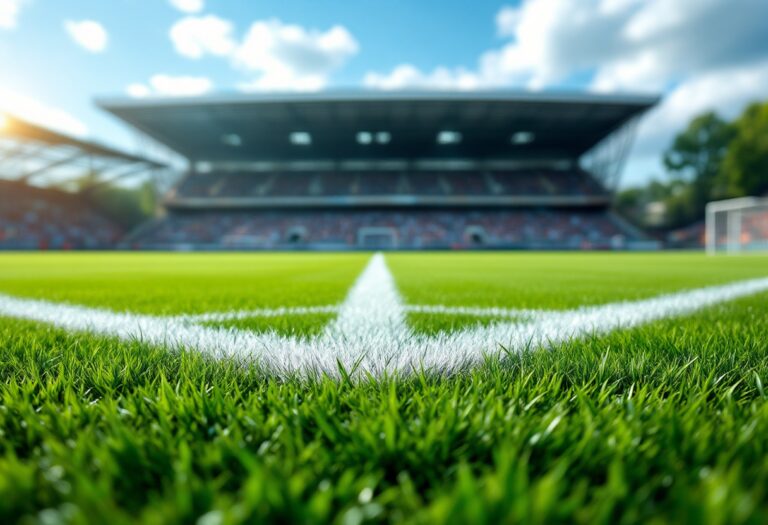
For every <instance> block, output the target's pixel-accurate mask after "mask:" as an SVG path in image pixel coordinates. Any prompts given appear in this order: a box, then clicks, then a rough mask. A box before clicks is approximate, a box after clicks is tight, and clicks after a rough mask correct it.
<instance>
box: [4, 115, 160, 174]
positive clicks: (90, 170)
mask: <svg viewBox="0 0 768 525" xmlns="http://www.w3.org/2000/svg"><path fill="white" fill-rule="evenodd" d="M163 167H165V165H164V164H161V163H159V162H156V161H154V160H151V159H148V158H146V157H142V156H138V155H132V154H129V153H124V152H122V151H119V150H117V149H114V148H110V147H108V146H103V145H101V144H97V143H95V142H90V141H86V140H82V139H78V138H74V137H71V136H69V135H66V134H64V133H59V132H57V131H53V130H51V129H48V128H44V127H42V126H39V125H37V124H33V123H31V122H28V121H26V120H23V119H20V118H18V117H15V116H13V115H9V114H6V113H0V177H2V178H15V179H17V180H22V181H29V180H31V179H32V178H36V177H47V178H48V179H51V178H53V179H56V180H57V181H58V182H61V180H62V179H63V180H67V179H72V178H73V177H81V176H82V175H83V174H90V175H94V174H95V175H97V176H98V177H97V179H94V181H93V182H92V183H91V184H92V185H98V184H102V183H105V182H111V181H115V180H118V179H122V178H127V177H129V176H135V175H137V174H143V173H147V172H150V171H152V170H154V169H156V168H163Z"/></svg>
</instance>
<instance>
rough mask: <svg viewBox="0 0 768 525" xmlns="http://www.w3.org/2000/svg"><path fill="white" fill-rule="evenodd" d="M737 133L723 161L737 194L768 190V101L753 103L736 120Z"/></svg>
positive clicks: (730, 189)
mask: <svg viewBox="0 0 768 525" xmlns="http://www.w3.org/2000/svg"><path fill="white" fill-rule="evenodd" d="M734 127H735V130H736V136H735V138H734V139H733V142H732V143H731V145H730V147H729V149H728V154H727V155H726V157H725V161H724V164H723V172H724V174H725V176H726V178H727V180H728V188H729V191H730V192H731V194H733V195H735V196H743V195H763V194H765V193H766V192H768V102H766V103H762V104H752V105H750V106H749V107H748V108H747V109H746V110H745V111H744V113H743V114H742V115H741V117H739V118H738V119H737V120H736V122H735V123H734Z"/></svg>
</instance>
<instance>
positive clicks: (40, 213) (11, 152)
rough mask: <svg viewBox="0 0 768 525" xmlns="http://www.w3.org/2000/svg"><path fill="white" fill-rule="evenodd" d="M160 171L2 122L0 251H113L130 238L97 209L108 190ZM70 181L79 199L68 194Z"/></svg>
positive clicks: (8, 119)
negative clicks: (99, 193) (96, 195)
mask: <svg viewBox="0 0 768 525" xmlns="http://www.w3.org/2000/svg"><path fill="white" fill-rule="evenodd" d="M161 168H163V165H162V164H159V163H157V162H153V161H151V160H148V159H146V158H144V157H140V156H136V155H130V154H126V153H123V152H121V151H118V150H116V149H113V148H110V147H106V146H102V145H99V144H96V143H94V142H89V141H85V140H81V139H77V138H73V137H71V136H68V135H65V134H62V133H59V132H56V131H53V130H50V129H47V128H44V127H42V126H39V125H36V124H33V123H31V122H27V121H25V120H22V119H19V118H16V117H13V116H11V115H5V114H3V115H0V249H6V250H8V249H12V250H40V249H43V250H44V249H60V250H63V249H109V248H114V247H115V246H117V244H118V242H119V241H120V240H121V239H122V237H123V236H124V235H125V231H124V229H123V227H122V226H121V225H119V224H118V223H116V222H115V221H114V220H113V219H112V218H110V217H109V216H108V215H107V214H105V213H104V212H103V211H102V210H99V209H98V208H97V207H96V206H94V205H93V203H92V202H91V199H89V195H90V194H91V193H92V192H93V191H95V190H97V189H98V188H99V187H101V186H102V185H104V184H109V183H112V182H114V181H117V180H121V179H124V178H126V177H129V176H134V175H141V174H144V173H147V172H150V171H153V170H157V169H161ZM73 180H78V181H80V183H81V185H80V186H79V187H78V188H76V190H77V191H66V190H64V189H61V188H58V187H56V186H64V187H66V186H67V184H68V183H71V182H72V181H73Z"/></svg>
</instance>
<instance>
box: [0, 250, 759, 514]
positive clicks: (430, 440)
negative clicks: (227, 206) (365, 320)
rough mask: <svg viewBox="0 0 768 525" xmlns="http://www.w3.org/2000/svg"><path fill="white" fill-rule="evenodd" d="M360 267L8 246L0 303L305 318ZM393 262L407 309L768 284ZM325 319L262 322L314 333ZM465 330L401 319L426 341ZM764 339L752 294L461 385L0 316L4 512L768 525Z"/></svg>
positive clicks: (532, 266)
mask: <svg viewBox="0 0 768 525" xmlns="http://www.w3.org/2000/svg"><path fill="white" fill-rule="evenodd" d="M366 260H367V256H366V255H364V254H354V255H342V256H337V255H266V254H265V255H166V254H150V255H143V254H134V255H109V254H103V255H101V254H99V255H76V254H71V255H69V254H68V255H11V256H6V255H4V256H0V291H2V292H5V293H11V294H15V295H23V296H32V297H45V298H50V299H54V300H66V301H70V302H73V303H81V304H89V305H98V306H103V307H111V308H114V309H117V310H125V309H127V310H131V311H142V312H151V313H182V312H189V313H193V312H206V311H226V310H232V309H239V308H255V307H261V306H285V305H312V304H318V305H322V304H329V303H338V302H340V301H341V300H342V299H343V297H344V295H345V293H346V290H347V289H348V287H349V286H350V285H351V283H352V282H353V281H354V279H355V277H356V275H357V274H358V273H359V272H360V270H361V269H362V268H363V266H364V265H365V262H366ZM387 261H388V264H389V266H390V268H391V269H392V271H393V273H394V274H395V277H396V278H397V282H398V285H399V287H400V290H401V292H402V293H403V295H404V296H405V297H406V299H407V301H408V302H410V303H412V304H417V303H419V304H420V303H428V304H457V305H463V306H472V305H500V306H509V307H533V308H565V307H571V306H578V305H581V304H593V303H601V302H607V301H613V300H619V299H625V298H637V297H647V296H652V295H654V294H657V293H661V292H666V291H672V290H677V289H681V288H690V287H697V286H703V285H707V284H714V283H721V282H728V281H733V280H737V279H743V278H749V277H757V276H766V275H768V258H765V257H743V258H742V257H739V258H718V259H707V258H705V257H703V256H699V255H677V254H671V255H670V254H660V255H611V254H583V255H582V254H568V255H566V254H421V255H413V254H395V255H388V256H387ZM329 319H330V317H329V316H309V317H308V318H307V319H300V318H293V320H292V321H291V320H290V319H287V318H286V319H278V320H277V321H276V326H277V327H278V328H279V329H280V330H283V331H286V332H289V333H290V332H291V331H294V332H299V333H302V331H306V333H317V331H319V329H320V328H321V327H322V326H323V325H324V324H325V323H326V322H327V321H328V320H329ZM477 322H479V321H478V320H473V319H470V318H464V317H461V316H459V317H457V318H450V317H448V316H446V317H442V318H432V319H430V316H425V315H424V314H418V315H416V314H414V315H412V316H411V323H412V324H413V325H414V326H417V327H418V328H419V329H420V330H424V331H427V332H432V331H435V330H437V329H446V328H451V327H458V326H462V325H465V324H471V323H477ZM302 323H303V324H302ZM766 326H768V294H765V293H764V294H760V295H756V296H754V297H750V298H747V299H742V300H739V301H736V302H733V303H726V304H723V305H721V306H718V307H715V308H710V309H707V310H705V311H702V312H700V313H698V314H696V315H693V316H690V317H687V318H683V319H668V320H665V321H661V322H657V323H653V324H650V325H646V326H642V327H640V328H636V329H633V330H630V331H618V332H614V333H612V334H610V335H608V336H605V337H600V338H594V339H589V340H583V341H571V342H569V343H566V344H563V345H558V346H556V347H554V348H552V349H550V350H543V351H530V352H526V353H524V354H522V355H510V356H507V357H505V358H504V359H502V360H489V361H488V362H487V363H486V364H485V365H483V366H480V367H478V368H476V369H474V370H473V371H470V372H467V373H465V374H462V375H459V376H454V377H441V376H437V375H425V374H417V375H415V376H410V377H388V378H382V379H377V380H374V379H363V380H360V381H358V382H350V381H347V380H332V379H314V380H309V381H307V380H299V379H290V378H289V379H284V380H276V379H274V378H271V377H269V376H267V375H266V374H265V373H263V372H262V371H260V370H259V369H257V368H254V367H243V366H241V365H239V364H236V363H232V362H226V361H215V360H212V359H209V358H206V357H204V356H201V355H199V354H196V353H194V352H169V351H167V350H165V349H162V348H152V347H148V346H146V345H143V344H140V343H138V342H133V343H126V342H118V341H115V340H112V339H108V338H99V337H94V336H91V335H88V334H72V333H65V332H62V331H59V330H55V329H52V328H50V327H47V326H44V325H38V324H32V323H28V322H24V321H18V320H12V319H0V522H2V523H14V522H21V523H110V524H111V525H120V524H123V523H126V524H127V523H136V522H141V523H201V524H203V525H207V524H215V523H263V522H265V521H281V522H299V523H314V522H335V523H344V524H353V523H363V522H382V521H384V522H409V523H429V524H431V523H504V522H527V523H557V522H561V523H573V522H577V523H590V524H591V523H638V522H644V523H645V522H652V523H712V524H720V523H723V524H725V523H729V524H730V523H755V524H761V523H766V522H768V439H766V438H765V436H768V392H766V388H768V386H766V385H768V338H766V333H765V327H766ZM238 327H239V328H245V329H254V330H263V329H268V328H271V327H272V326H271V322H269V321H268V320H267V321H265V320H247V321H243V322H238Z"/></svg>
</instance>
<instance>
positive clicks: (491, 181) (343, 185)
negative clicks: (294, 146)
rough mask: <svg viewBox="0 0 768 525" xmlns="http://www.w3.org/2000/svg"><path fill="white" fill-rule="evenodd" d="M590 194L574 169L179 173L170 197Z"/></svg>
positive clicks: (590, 182)
mask: <svg viewBox="0 0 768 525" xmlns="http://www.w3.org/2000/svg"><path fill="white" fill-rule="evenodd" d="M404 194H406V195H413V196H436V195H450V196H459V195H469V196H556V195H560V196H562V195H566V196H594V195H604V194H605V190H604V189H603V188H602V187H601V186H600V184H599V183H597V182H596V181H595V180H594V179H593V178H592V177H590V176H589V175H588V174H586V173H584V172H582V171H579V170H574V171H556V170H535V171H525V170H523V171H484V172H483V171H436V170H432V171H412V172H401V171H367V172H349V171H344V172H340V171H327V172H315V171H308V172H264V171H262V172H250V173H245V172H221V173H204V174H194V175H188V176H187V177H185V178H184V179H183V180H182V182H181V183H180V184H179V186H178V187H177V188H176V190H175V192H174V194H173V196H174V197H179V198H189V197H210V198H217V197H220V198H232V197H267V198H268V197H309V196H312V197H318V196H328V197H330V196H380V195H404Z"/></svg>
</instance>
